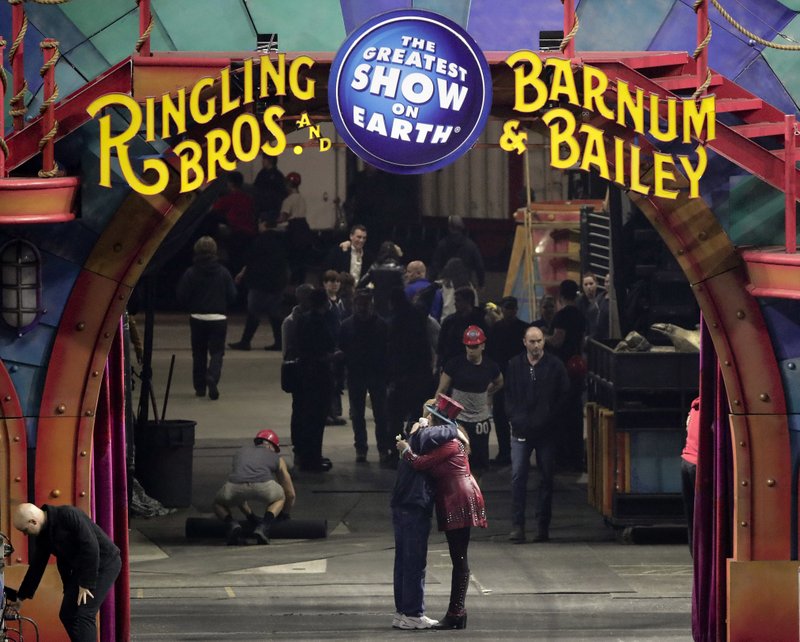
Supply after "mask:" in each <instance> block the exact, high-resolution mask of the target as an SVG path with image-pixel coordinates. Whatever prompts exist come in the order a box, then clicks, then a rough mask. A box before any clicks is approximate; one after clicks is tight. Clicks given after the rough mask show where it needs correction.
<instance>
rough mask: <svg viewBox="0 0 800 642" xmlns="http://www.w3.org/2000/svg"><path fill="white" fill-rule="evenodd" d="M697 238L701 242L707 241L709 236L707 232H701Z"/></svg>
mask: <svg viewBox="0 0 800 642" xmlns="http://www.w3.org/2000/svg"><path fill="white" fill-rule="evenodd" d="M697 238H699V239H700V240H701V241H705V240H706V239H707V238H708V234H706V233H705V232H700V234H698V235H697Z"/></svg>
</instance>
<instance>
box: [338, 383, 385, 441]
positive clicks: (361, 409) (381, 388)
mask: <svg viewBox="0 0 800 642" xmlns="http://www.w3.org/2000/svg"><path fill="white" fill-rule="evenodd" d="M367 393H369V398H370V400H371V401H372V416H373V417H374V418H375V443H376V444H377V446H378V452H379V453H381V454H383V453H386V452H389V451H391V450H392V448H393V446H394V440H393V439H392V438H391V436H390V435H389V427H388V425H387V423H386V421H387V419H386V382H385V381H384V380H383V377H381V376H379V375H377V374H373V375H364V374H356V373H353V372H348V373H347V395H348V397H349V398H350V420H351V421H352V422H353V438H354V442H353V445H354V446H355V448H356V452H358V453H366V452H367V450H368V445H367V419H366V416H365V415H366V402H367Z"/></svg>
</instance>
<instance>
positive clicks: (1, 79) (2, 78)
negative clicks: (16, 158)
mask: <svg viewBox="0 0 800 642" xmlns="http://www.w3.org/2000/svg"><path fill="white" fill-rule="evenodd" d="M7 44H8V43H7V42H6V40H5V38H0V47H5V46H6V45H7ZM2 63H3V61H2V60H0V83H2V84H3V94H5V93H6V91H7V90H8V74H6V66H5V65H4V64H2ZM2 134H3V132H0V136H1V135H2Z"/></svg>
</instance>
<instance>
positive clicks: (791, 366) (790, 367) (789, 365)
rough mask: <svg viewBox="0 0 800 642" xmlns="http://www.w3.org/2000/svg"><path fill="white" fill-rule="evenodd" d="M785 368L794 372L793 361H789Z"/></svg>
mask: <svg viewBox="0 0 800 642" xmlns="http://www.w3.org/2000/svg"><path fill="white" fill-rule="evenodd" d="M786 367H787V368H789V370H795V369H796V368H797V366H796V365H795V363H794V361H790V362H789V363H787V364H786Z"/></svg>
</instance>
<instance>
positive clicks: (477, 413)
mask: <svg viewBox="0 0 800 642" xmlns="http://www.w3.org/2000/svg"><path fill="white" fill-rule="evenodd" d="M462 343H463V344H464V348H465V353H462V354H460V355H459V356H457V357H453V358H452V359H450V360H449V361H447V363H445V364H444V368H443V369H442V374H441V376H440V377H439V387H438V389H437V390H436V393H437V394H440V395H445V394H446V395H450V396H451V397H452V398H453V399H454V400H455V401H456V402H458V403H459V404H461V405H462V406H464V410H463V411H461V414H460V415H459V419H458V420H459V423H460V424H461V425H462V426H464V428H465V429H466V431H467V434H468V435H469V440H470V443H471V444H472V453H471V454H470V456H469V464H470V468H472V471H473V472H474V473H475V475H476V476H477V477H478V478H480V475H481V473H483V471H485V470H486V469H487V468H488V467H489V433H490V432H491V430H492V423H491V421H490V418H491V416H492V410H491V406H492V395H494V393H495V392H497V391H498V390H500V388H502V387H503V373H502V372H500V366H498V365H497V364H496V363H495V362H494V361H492V360H491V359H489V357H487V356H485V355H484V350H485V349H486V335H485V334H484V332H483V330H482V329H481V328H480V327H478V326H477V325H470V326H468V327H467V329H466V330H464V335H463V337H462Z"/></svg>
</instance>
